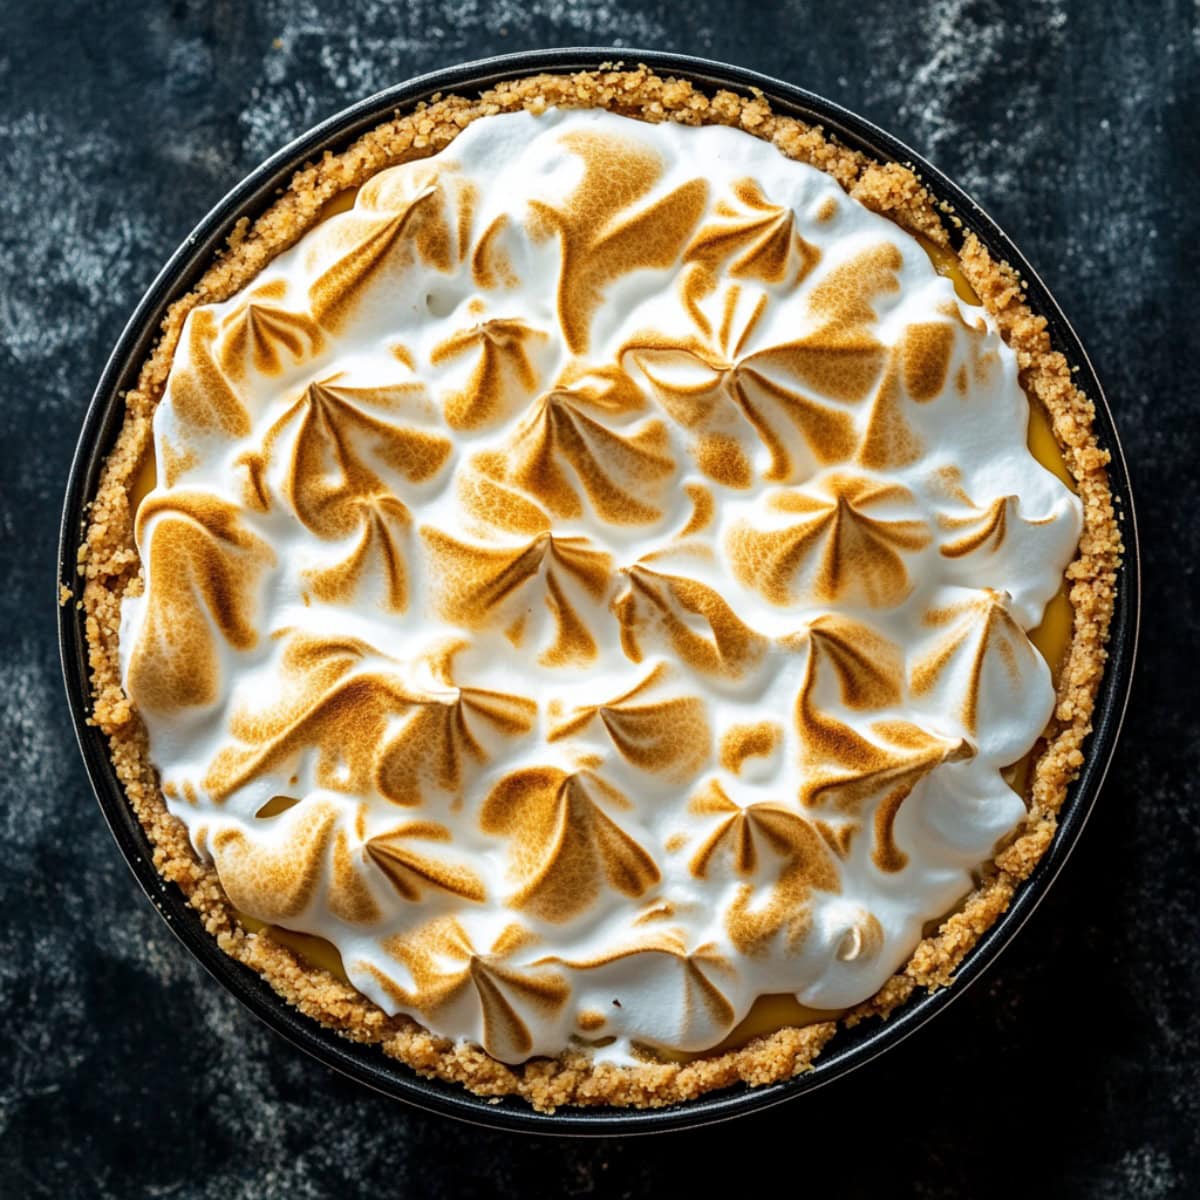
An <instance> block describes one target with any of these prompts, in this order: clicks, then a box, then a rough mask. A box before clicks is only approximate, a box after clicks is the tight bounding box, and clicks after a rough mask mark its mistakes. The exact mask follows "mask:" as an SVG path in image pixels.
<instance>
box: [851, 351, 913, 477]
mask: <svg viewBox="0 0 1200 1200" xmlns="http://www.w3.org/2000/svg"><path fill="white" fill-rule="evenodd" d="M903 400H904V397H903V394H902V392H901V389H900V368H899V364H898V362H897V356H896V354H895V353H893V354H892V355H891V356H890V358H889V361H888V366H887V368H886V370H885V371H884V373H883V378H882V379H881V380H880V383H879V387H878V388H876V390H875V397H874V399H873V400H872V401H871V411H870V415H869V416H868V417H867V427H866V430H865V432H864V433H863V440H862V443H861V444H860V446H859V448H858V456H857V461H858V462H859V463H861V464H862V465H863V466H864V467H867V468H868V469H870V470H875V471H883V470H886V469H888V468H890V467H907V466H909V465H911V464H912V463H914V462H916V461H917V459H918V458H919V457H920V455H921V452H922V451H923V450H924V448H925V447H924V445H923V443H922V441H921V439H920V438H919V437H918V436H917V435H916V433H914V432H913V429H912V427H911V426H910V425H909V423H908V420H907V418H906V417H905V416H904V411H903Z"/></svg>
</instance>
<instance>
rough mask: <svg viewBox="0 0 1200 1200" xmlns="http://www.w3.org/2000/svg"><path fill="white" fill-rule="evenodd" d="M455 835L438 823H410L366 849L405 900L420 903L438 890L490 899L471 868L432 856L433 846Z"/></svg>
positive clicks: (372, 840)
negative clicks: (429, 892) (430, 848)
mask: <svg viewBox="0 0 1200 1200" xmlns="http://www.w3.org/2000/svg"><path fill="white" fill-rule="evenodd" d="M452 840H453V835H452V834H451V832H450V830H449V829H447V828H446V826H445V825H439V824H438V823H437V822H436V821H406V822H404V823H403V824H402V825H398V826H397V827H396V828H395V829H389V830H386V831H385V832H384V833H379V834H376V835H375V836H374V837H372V838H370V839H369V840H368V841H367V842H366V843H365V846H364V849H365V851H366V853H367V855H368V857H369V858H370V859H371V861H372V862H374V864H375V865H376V866H377V867H378V868H379V869H380V870H381V871H382V872H383V873H384V874H385V875H386V876H387V877H388V879H389V881H390V882H391V884H392V886H393V887H394V888H395V889H396V891H397V892H398V893H399V894H400V895H401V896H403V897H404V899H405V900H412V901H414V902H415V901H418V900H420V899H421V897H422V895H423V893H424V891H425V889H427V888H438V889H440V890H441V891H443V892H451V893H453V894H454V895H456V896H462V897H463V898H464V899H467V900H479V901H482V900H484V899H485V898H486V895H485V892H484V886H483V883H482V881H481V880H480V878H479V876H478V875H476V873H475V872H474V871H472V870H471V869H470V867H466V866H463V865H461V864H458V863H452V862H448V861H446V860H445V859H443V858H440V857H438V856H437V855H436V854H430V853H429V852H428V846H427V843H429V842H450V841H452Z"/></svg>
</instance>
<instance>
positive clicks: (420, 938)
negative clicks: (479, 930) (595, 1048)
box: [372, 917, 571, 1062]
mask: <svg viewBox="0 0 1200 1200" xmlns="http://www.w3.org/2000/svg"><path fill="white" fill-rule="evenodd" d="M534 940H535V939H534V938H533V937H532V935H531V934H530V933H529V932H528V931H527V930H525V929H523V928H522V927H521V926H520V925H518V924H515V923H513V924H510V925H508V926H506V927H505V928H504V929H503V930H502V931H501V932H500V934H499V936H497V937H496V938H495V939H494V940H492V941H491V942H490V945H489V943H488V942H487V941H483V942H475V941H473V940H472V938H471V935H470V934H469V933H468V932H467V930H466V928H465V927H464V926H463V924H462V922H461V921H459V920H457V919H456V918H454V917H441V918H438V919H436V920H434V921H432V922H430V923H429V924H428V925H427V926H424V927H422V928H421V929H419V930H417V931H416V933H415V934H412V935H394V936H393V937H391V938H389V939H387V940H386V941H385V943H384V946H385V948H386V950H387V951H388V953H389V954H390V955H391V956H392V957H393V958H395V959H396V960H397V961H398V962H400V963H402V964H403V965H404V966H405V967H406V968H407V969H408V971H409V973H410V974H411V976H412V980H413V987H412V990H411V991H409V990H407V989H403V988H401V987H398V986H397V985H396V984H395V983H394V982H393V981H392V979H391V978H390V977H389V976H386V975H382V974H381V973H380V971H379V968H378V967H372V971H373V972H374V973H375V974H376V975H377V976H378V978H379V982H380V983H381V984H382V985H383V987H384V988H385V990H386V991H388V992H389V993H391V995H392V996H393V998H394V1000H395V1001H396V1002H397V1003H398V1004H399V1005H400V1006H402V1007H405V1008H412V1009H415V1010H416V1011H417V1012H419V1013H421V1014H422V1015H423V1016H425V1017H426V1018H428V1019H430V1020H433V1021H435V1022H436V1021H437V1018H438V1014H439V1013H441V1012H444V1011H446V1010H449V1009H452V1008H454V1007H456V1006H460V1005H461V1004H463V1003H464V1002H465V1003H466V1004H467V1005H469V1006H470V1007H471V1008H472V1009H473V1010H475V1011H476V1012H477V1013H478V1016H479V1018H480V1023H481V1025H482V1037H481V1038H480V1041H481V1042H482V1044H483V1048H484V1049H485V1050H486V1051H487V1052H488V1053H489V1054H491V1055H492V1056H493V1057H495V1058H498V1059H500V1060H501V1061H502V1062H521V1061H523V1060H524V1059H526V1058H528V1057H529V1055H530V1054H531V1053H532V1052H533V1051H534V1049H535V1045H534V1041H533V1035H532V1033H531V1029H530V1026H531V1025H532V1024H534V1023H535V1022H536V1021H538V1019H540V1018H541V1019H544V1018H545V1017H547V1016H551V1017H552V1016H554V1015H555V1014H557V1013H558V1011H559V1010H560V1009H561V1008H562V1007H563V1005H564V1004H565V1003H566V1001H567V999H568V998H569V996H570V992H571V989H570V986H569V984H568V983H567V981H566V980H565V979H564V978H563V977H562V976H561V975H559V974H557V973H555V972H554V971H551V970H547V969H545V968H529V967H522V966H520V965H518V964H517V963H516V962H514V961H513V960H514V958H515V957H516V956H517V955H519V954H520V953H521V951H523V950H526V949H527V948H528V947H529V945H530V943H531V941H534Z"/></svg>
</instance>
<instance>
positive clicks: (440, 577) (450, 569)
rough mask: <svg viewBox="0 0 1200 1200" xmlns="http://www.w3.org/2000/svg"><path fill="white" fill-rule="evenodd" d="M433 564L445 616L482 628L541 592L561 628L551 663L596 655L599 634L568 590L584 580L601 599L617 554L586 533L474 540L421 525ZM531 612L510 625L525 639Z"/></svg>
mask: <svg viewBox="0 0 1200 1200" xmlns="http://www.w3.org/2000/svg"><path fill="white" fill-rule="evenodd" d="M421 538H422V540H423V541H424V543H425V548H426V552H427V554H428V558H429V563H430V567H431V570H430V572H429V579H430V581H431V583H432V586H433V592H434V603H435V605H436V606H437V608H438V611H439V612H440V613H441V614H442V616H443V617H444V618H445V619H446V620H448V621H452V622H456V623H458V624H460V625H464V626H466V627H468V628H473V629H480V628H483V627H484V626H485V625H487V624H489V623H491V622H493V621H495V620H496V618H497V614H498V613H501V612H508V611H510V610H511V609H512V607H513V605H514V604H522V605H529V604H532V603H533V599H534V597H535V595H537V594H540V597H541V600H542V602H543V604H544V605H545V607H546V609H547V610H548V611H549V612H550V614H551V616H552V618H553V620H554V623H555V628H556V636H555V640H554V643H553V645H551V646H550V647H549V648H548V649H547V650H546V651H545V652H544V653H543V655H542V656H541V659H540V660H539V661H541V662H542V663H543V664H545V665H565V664H567V663H585V662H590V661H591V660H592V659H594V658H595V657H596V653H597V647H596V642H595V638H594V637H593V636H592V634H591V632H590V631H589V630H588V628H587V624H586V623H585V621H584V619H583V617H582V616H581V615H580V613H579V612H578V611H577V609H576V606H575V603H574V602H573V601H572V599H571V596H570V594H569V588H570V587H571V586H575V587H579V588H582V589H583V591H584V593H585V594H586V595H587V596H589V597H590V598H591V599H592V600H593V601H596V602H600V601H601V600H603V598H604V596H605V594H606V592H607V591H608V585H609V579H610V578H611V575H612V558H611V556H610V555H609V554H607V553H605V552H603V551H601V550H597V549H596V548H595V547H593V546H592V545H591V543H590V542H589V541H588V539H587V538H584V537H555V536H553V535H551V534H548V533H539V534H538V535H537V536H536V537H534V538H533V540H532V541H530V542H528V543H527V544H525V545H523V546H520V545H519V546H514V547H500V546H480V545H471V544H469V543H466V542H462V541H459V540H458V539H457V538H454V537H451V536H450V535H449V534H445V533H442V532H441V531H440V530H438V529H434V528H432V527H428V526H426V527H424V528H422V530H421ZM524 628H525V617H524V616H519V617H518V618H517V624H516V625H515V626H512V627H511V634H512V640H513V642H514V644H515V645H520V643H521V640H522V636H523V633H524Z"/></svg>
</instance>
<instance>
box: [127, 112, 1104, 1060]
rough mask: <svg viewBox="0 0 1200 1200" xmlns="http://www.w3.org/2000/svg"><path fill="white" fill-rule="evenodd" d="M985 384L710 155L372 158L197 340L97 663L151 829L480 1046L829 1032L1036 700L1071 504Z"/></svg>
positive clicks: (993, 820)
mask: <svg viewBox="0 0 1200 1200" xmlns="http://www.w3.org/2000/svg"><path fill="white" fill-rule="evenodd" d="M1018 368H1019V364H1018V363H1017V361H1016V358H1015V356H1014V355H1013V354H1012V353H1011V352H1010V351H1009V350H1008V349H1007V348H1006V347H1005V345H1004V343H1003V341H1002V340H1001V338H1000V336H999V333H998V331H997V330H996V328H995V326H994V324H993V322H992V321H991V319H990V318H989V317H988V316H987V315H986V313H984V311H983V310H982V309H976V308H971V307H969V306H967V305H965V304H963V303H962V302H961V301H960V300H958V299H957V297H956V296H955V293H954V289H953V285H952V284H951V283H950V282H949V281H948V280H946V279H943V278H942V277H940V276H939V275H938V274H937V273H936V272H935V271H934V269H933V266H932V264H931V263H930V261H929V259H928V257H927V256H926V255H925V253H924V252H923V251H922V250H921V248H920V247H919V246H918V244H917V243H916V242H915V241H913V240H912V239H911V238H909V237H908V236H907V235H906V234H904V233H902V232H901V231H900V230H899V229H898V227H896V226H895V225H893V224H891V223H889V222H888V221H887V220H885V219H883V218H882V217H879V216H877V215H875V214H873V213H871V212H869V211H868V210H867V209H865V208H864V207H863V206H862V205H860V204H858V203H857V202H856V201H855V200H853V199H852V198H850V197H848V196H847V195H845V194H844V193H843V192H842V191H841V190H840V189H839V187H838V186H837V184H836V183H835V182H834V181H833V180H832V179H831V178H829V177H827V176H826V175H824V174H822V173H820V172H819V171H817V170H815V169H813V168H811V167H807V166H804V165H802V164H800V163H797V162H794V161H792V160H789V159H787V158H785V157H784V156H783V155H782V154H780V153H779V151H778V150H776V149H775V148H774V147H773V146H772V145H770V144H768V143H764V142H762V141H760V140H758V139H756V138H753V137H750V136H748V135H747V134H745V133H743V132H741V131H738V130H735V129H726V128H715V127H704V128H698V129H696V128H688V127H684V126H681V125H678V124H676V123H674V122H663V123H662V124H660V125H649V124H642V123H638V122H634V121H629V120H626V119H624V118H621V117H618V116H615V115H612V114H609V113H604V112H590V111H581V110H574V111H567V110H553V109H552V110H549V111H547V112H545V113H543V114H540V115H537V116H534V115H533V114H530V113H519V114H509V115H502V116H495V117H490V118H486V119H483V120H480V121H477V122H475V123H473V124H471V125H470V126H469V128H467V129H465V130H464V131H463V132H462V134H461V135H460V136H459V137H458V138H456V139H455V140H454V142H453V143H452V144H451V145H450V146H449V147H448V148H447V149H446V150H444V151H442V152H441V153H439V154H436V155H434V156H432V157H429V158H426V159H423V160H420V161H414V162H410V163H405V164H402V165H399V166H395V167H392V168H389V169H387V170H384V171H381V172H379V173H378V174H377V175H376V176H375V177H374V178H372V179H370V180H369V181H367V183H366V184H365V185H364V186H363V187H362V188H361V189H360V190H359V192H358V193H357V195H356V196H355V199H354V203H353V206H352V207H349V208H348V209H345V210H341V211H338V212H336V213H333V214H332V215H330V216H328V217H327V218H326V219H324V220H323V221H321V222H320V223H319V224H318V225H317V226H316V227H315V228H314V229H312V230H311V231H310V232H309V233H308V234H307V235H306V236H304V237H303V238H302V239H300V241H299V242H298V243H297V244H296V245H295V246H294V247H293V248H292V249H291V250H289V251H287V252H285V253H283V254H281V255H280V256H279V257H278V258H276V259H275V260H274V261H273V262H271V263H269V264H268V265H267V266H266V267H264V269H263V270H262V271H261V272H260V273H259V275H258V276H257V277H256V278H255V279H254V280H253V282H252V283H251V284H250V285H249V287H247V288H246V289H245V290H244V291H243V292H241V293H239V294H237V295H235V296H232V297H231V298H229V299H228V300H226V301H224V302H222V303H218V304H205V305H200V306H199V307H197V308H195V309H194V310H193V311H192V312H191V313H190V315H189V316H188V319H187V321H186V322H185V325H184V328H183V331H182V336H181V338H180V342H179V345H178V349H177V351H176V354H175V359H174V363H173V366H172V369H171V371H170V374H169V377H168V379H167V380H166V382H165V387H164V391H163V398H162V402H161V403H160V404H159V406H158V408H157V410H156V412H155V417H154V438H155V452H156V462H157V468H158V477H157V481H156V484H157V486H156V487H155V488H154V489H153V490H152V491H151V492H150V493H149V495H148V497H147V498H146V499H145V500H144V501H143V502H142V504H141V506H140V508H139V510H138V513H137V517H136V522H135V535H136V538H137V544H138V549H139V552H140V556H141V565H142V570H143V575H144V579H143V588H142V590H141V592H140V594H138V595H127V598H126V600H125V602H124V608H123V612H122V627H121V631H120V645H121V655H122V669H123V671H124V683H125V686H126V688H127V691H128V694H129V696H130V698H131V699H132V701H133V702H134V703H135V704H136V705H137V707H138V710H139V712H140V714H141V716H142V718H143V720H144V722H145V725H146V729H147V732H148V735H149V743H150V753H151V761H152V762H153V763H154V765H155V766H156V767H157V768H158V770H159V773H160V776H161V779H162V785H163V793H164V796H165V798H166V802H167V805H168V808H169V810H170V812H171V813H173V814H174V815H175V816H177V817H178V818H179V819H180V820H181V821H182V822H183V823H184V824H185V825H186V827H187V828H188V830H189V833H190V835H191V838H192V842H193V845H194V847H195V849H196V852H197V854H199V855H200V856H201V857H203V858H204V859H205V860H206V861H211V862H212V863H213V864H214V865H215V867H216V870H217V873H218V876H219V878H220V880H221V882H222V884H223V886H224V887H225V889H226V891H227V893H228V895H229V897H230V900H231V901H232V902H233V903H234V904H235V905H236V906H237V907H238V908H239V910H241V911H243V912H245V913H246V914H247V915H249V916H251V917H254V918H257V919H258V920H261V921H267V922H274V923H276V924H279V925H282V926H285V927H286V928H287V929H289V930H293V931H296V932H299V933H307V934H312V935H316V936H319V937H322V938H325V939H327V940H328V941H329V942H331V943H333V945H335V946H336V947H337V949H338V951H339V953H340V955H341V959H342V962H343V964H344V967H345V970H346V973H347V977H348V978H349V979H350V981H351V982H352V983H353V985H354V986H355V987H357V988H358V989H360V990H361V991H362V992H363V993H364V994H365V995H366V996H368V997H369V998H370V999H372V1000H373V1001H375V1002H376V1003H378V1004H379V1005H380V1006H382V1008H383V1009H384V1010H386V1011H387V1012H389V1013H397V1012H403V1013H406V1014H408V1015H409V1016H412V1017H414V1018H415V1019H417V1020H419V1021H421V1022H422V1023H424V1024H425V1025H427V1026H428V1028H429V1029H430V1030H431V1031H432V1032H433V1033H434V1034H435V1035H438V1036H445V1037H449V1038H454V1039H459V1040H466V1041H469V1042H473V1043H475V1044H477V1045H481V1046H483V1047H484V1049H485V1050H487V1051H488V1052H489V1053H491V1054H493V1055H495V1056H497V1057H499V1058H502V1059H504V1060H505V1061H507V1062H520V1061H523V1060H525V1059H527V1058H529V1057H531V1056H533V1055H553V1054H558V1053H560V1052H561V1051H563V1050H564V1048H566V1047H568V1046H569V1045H571V1044H572V1039H579V1038H584V1039H587V1038H592V1039H600V1040H601V1042H602V1043H603V1044H597V1045H596V1046H595V1047H594V1049H593V1050H592V1051H591V1052H592V1053H594V1054H595V1055H596V1056H598V1057H600V1058H603V1059H604V1060H606V1061H613V1062H616V1063H627V1062H630V1061H634V1060H635V1059H636V1057H637V1056H638V1055H639V1054H642V1053H644V1051H645V1048H646V1047H658V1048H661V1049H663V1050H664V1051H671V1052H674V1051H701V1050H704V1049H706V1048H709V1047H712V1046H714V1045H716V1044H718V1043H719V1042H720V1041H721V1039H722V1038H724V1037H725V1036H726V1035H727V1034H729V1032H730V1031H731V1030H732V1029H733V1028H734V1027H735V1026H736V1025H737V1023H738V1022H739V1021H741V1020H743V1019H744V1018H745V1017H746V1015H747V1013H748V1012H749V1011H750V1009H751V1007H752V1005H753V1004H754V1002H755V1000H756V998H757V997H759V996H763V995H772V994H790V995H793V996H795V997H796V999H797V1000H798V1001H799V1003H800V1004H802V1005H805V1006H807V1007H810V1008H813V1009H843V1008H848V1007H852V1006H853V1005H855V1004H857V1003H859V1002H860V1001H862V1000H863V999H865V998H866V997H868V996H870V995H871V994H873V993H874V992H875V991H876V990H877V989H878V988H879V987H880V986H881V985H882V984H883V983H884V981H885V980H886V979H887V977H888V976H889V974H891V972H892V971H894V970H895V969H896V967H897V966H898V965H899V964H900V963H902V962H903V961H904V959H905V957H906V956H907V955H908V954H909V953H911V950H912V947H913V946H914V945H915V944H916V942H917V940H918V939H919V937H920V932H921V928H922V925H923V923H924V922H926V921H927V920H929V919H931V918H934V917H937V916H939V915H941V914H943V913H945V912H946V911H948V910H949V909H950V908H952V907H953V905H954V904H955V903H956V902H957V901H958V900H959V899H961V897H962V896H963V895H964V894H965V893H966V892H967V891H968V889H969V888H970V886H971V871H972V870H973V869H974V868H976V867H978V866H979V864H981V863H983V862H985V861H987V860H988V858H989V857H990V856H991V855H992V854H993V849H994V846H995V845H996V843H997V841H998V839H1000V838H1002V837H1003V836H1004V835H1005V834H1006V833H1007V832H1009V831H1010V830H1011V829H1012V828H1013V827H1014V826H1015V824H1016V822H1017V821H1018V820H1019V819H1020V817H1021V814H1022V811H1023V807H1022V801H1021V798H1020V797H1019V796H1017V795H1016V794H1015V793H1014V792H1013V790H1012V789H1011V788H1010V787H1009V786H1008V785H1007V784H1006V782H1005V777H1004V775H1003V770H1004V768H1006V767H1008V766H1009V765H1010V764H1012V763H1013V762H1015V761H1017V760H1019V759H1020V758H1021V757H1022V756H1023V755H1025V754H1026V753H1027V752H1028V751H1029V750H1030V748H1031V747H1032V746H1033V745H1034V744H1035V741H1036V739H1037V738H1038V737H1039V735H1040V734H1041V733H1042V732H1043V729H1044V727H1045V724H1046V721H1047V719H1048V718H1049V716H1050V713H1051V710H1052V707H1053V704H1054V693H1053V688H1052V686H1051V682H1050V676H1049V671H1048V668H1047V667H1046V665H1045V663H1044V662H1043V661H1042V659H1041V658H1040V656H1039V655H1038V654H1037V652H1036V651H1035V650H1034V648H1033V646H1032V644H1031V643H1030V642H1029V640H1028V637H1027V636H1026V634H1027V631H1029V630H1031V629H1033V628H1034V627H1035V626H1036V625H1037V624H1038V623H1039V622H1040V621H1041V619H1042V613H1043V610H1044V608H1045V606H1046V605H1047V603H1048V602H1049V601H1050V600H1051V598H1052V597H1053V596H1054V595H1055V594H1056V593H1057V591H1058V589H1059V588H1060V586H1061V584H1062V580H1063V571H1064V569H1065V567H1066V565H1067V563H1068V562H1069V561H1070V558H1071V555H1072V553H1073V552H1074V548H1075V545H1076V543H1077V541H1078V538H1079V535H1080V528H1081V519H1080V508H1079V503H1078V501H1077V499H1076V498H1075V497H1074V496H1073V495H1072V494H1071V493H1070V492H1069V490H1068V489H1067V488H1066V487H1064V486H1063V485H1062V484H1061V483H1060V482H1059V481H1058V480H1057V479H1056V478H1054V477H1053V476H1052V475H1050V474H1049V473H1048V472H1046V471H1044V470H1043V469H1042V468H1041V467H1039V466H1038V465H1037V463H1036V461H1035V460H1034V459H1033V457H1032V456H1031V455H1030V453H1029V451H1028V449H1027V447H1026V445H1025V437H1026V424H1027V418H1028V405H1027V402H1026V400H1025V397H1024V395H1023V393H1022V391H1021V388H1020V384H1019V371H1018ZM130 590H131V592H132V591H136V590H137V589H136V588H133V589H130ZM610 1039H611V1041H610ZM574 1044H576V1045H578V1042H577V1041H576V1042H575V1043H574Z"/></svg>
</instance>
